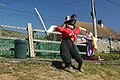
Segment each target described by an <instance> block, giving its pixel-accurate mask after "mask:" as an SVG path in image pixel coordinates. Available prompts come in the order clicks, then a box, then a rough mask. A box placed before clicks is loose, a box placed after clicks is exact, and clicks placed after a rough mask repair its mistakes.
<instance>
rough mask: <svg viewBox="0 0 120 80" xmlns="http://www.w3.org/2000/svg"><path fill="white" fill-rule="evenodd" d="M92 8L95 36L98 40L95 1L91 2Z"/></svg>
mask: <svg viewBox="0 0 120 80" xmlns="http://www.w3.org/2000/svg"><path fill="white" fill-rule="evenodd" d="M91 7H92V13H91V15H92V21H93V35H94V37H96V38H97V29H96V14H95V5H94V0H91Z"/></svg>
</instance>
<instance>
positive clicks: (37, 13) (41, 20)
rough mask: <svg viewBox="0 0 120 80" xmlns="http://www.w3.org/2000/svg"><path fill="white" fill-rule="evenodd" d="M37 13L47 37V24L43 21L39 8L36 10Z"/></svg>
mask: <svg viewBox="0 0 120 80" xmlns="http://www.w3.org/2000/svg"><path fill="white" fill-rule="evenodd" d="M35 11H36V13H37V15H38V17H39V19H40V21H41V22H42V25H43V27H44V30H45V34H46V35H47V29H46V26H45V24H44V22H43V19H42V17H41V15H40V13H39V12H38V10H37V8H35Z"/></svg>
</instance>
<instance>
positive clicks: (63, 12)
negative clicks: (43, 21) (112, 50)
mask: <svg viewBox="0 0 120 80" xmlns="http://www.w3.org/2000/svg"><path fill="white" fill-rule="evenodd" d="M1 6H2V7H6V8H12V9H17V10H23V11H34V8H37V9H38V10H39V11H40V13H41V14H44V15H47V16H56V17H62V18H64V17H65V16H67V15H72V14H76V15H77V20H78V21H81V22H90V23H92V17H91V0H0V7H1ZM95 9H96V17H97V21H98V20H100V19H102V20H103V24H104V25H105V26H107V27H109V28H110V29H112V30H114V31H116V32H118V33H119V34H120V0H95Z"/></svg>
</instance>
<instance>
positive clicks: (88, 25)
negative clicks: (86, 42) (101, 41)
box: [76, 21, 120, 40]
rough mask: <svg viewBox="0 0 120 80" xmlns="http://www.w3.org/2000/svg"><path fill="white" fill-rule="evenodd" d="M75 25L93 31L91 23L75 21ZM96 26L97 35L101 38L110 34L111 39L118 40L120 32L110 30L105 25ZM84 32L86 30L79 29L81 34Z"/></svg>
mask: <svg viewBox="0 0 120 80" xmlns="http://www.w3.org/2000/svg"><path fill="white" fill-rule="evenodd" d="M76 26H77V27H83V28H86V30H87V32H93V24H92V23H88V22H79V21H77V23H76ZM96 27H97V36H98V37H99V38H103V37H104V38H109V37H110V36H111V38H113V39H119V40H120V34H119V33H117V32H115V31H113V30H111V29H110V28H108V27H107V26H103V27H101V26H100V25H98V24H97V25H96ZM85 33H86V32H84V31H81V34H83V35H84V34H85Z"/></svg>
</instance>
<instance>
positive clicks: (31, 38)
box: [28, 23, 35, 57]
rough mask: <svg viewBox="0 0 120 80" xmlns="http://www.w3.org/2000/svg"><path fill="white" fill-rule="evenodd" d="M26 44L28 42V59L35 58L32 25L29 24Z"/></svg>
mask: <svg viewBox="0 0 120 80" xmlns="http://www.w3.org/2000/svg"><path fill="white" fill-rule="evenodd" d="M28 42H29V54H30V57H35V54H34V43H33V30H32V24H31V23H28Z"/></svg>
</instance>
